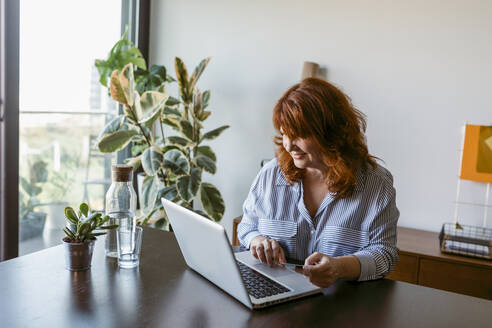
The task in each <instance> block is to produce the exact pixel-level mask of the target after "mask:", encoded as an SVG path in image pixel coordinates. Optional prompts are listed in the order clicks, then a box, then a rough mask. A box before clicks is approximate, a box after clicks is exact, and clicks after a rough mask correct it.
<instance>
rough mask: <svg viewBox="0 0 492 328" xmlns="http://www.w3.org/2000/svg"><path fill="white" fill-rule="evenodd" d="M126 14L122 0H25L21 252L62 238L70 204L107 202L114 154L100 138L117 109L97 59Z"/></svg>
mask: <svg viewBox="0 0 492 328" xmlns="http://www.w3.org/2000/svg"><path fill="white" fill-rule="evenodd" d="M40 13H42V14H41V15H40ZM121 13H122V1H121V0H105V1H98V0H90V1H89V0H86V1H75V2H74V1H65V0H45V1H37V0H22V1H21V2H20V36H19V39H20V40H19V42H20V57H19V61H20V71H19V80H20V84H19V122H20V123H19V124H20V126H19V134H20V136H19V255H23V254H26V253H29V252H32V251H36V250H39V249H41V248H44V247H49V246H51V245H54V244H59V243H60V240H61V238H62V236H63V233H62V231H61V228H62V227H63V226H64V225H65V222H64V216H63V208H64V207H65V206H67V205H74V206H76V205H78V204H79V203H80V202H82V201H87V202H89V204H90V206H91V207H92V208H94V209H97V210H103V209H104V195H105V191H106V189H107V187H108V186H109V184H110V165H111V162H112V161H114V159H113V158H112V157H111V156H108V155H105V154H101V153H99V152H98V151H97V147H95V140H96V138H97V135H98V134H99V132H100V131H101V130H102V128H103V126H104V125H105V123H106V122H107V121H108V120H109V119H110V118H111V117H113V116H114V115H116V113H117V110H118V108H117V105H116V103H115V102H114V101H112V100H111V99H110V97H109V96H108V95H107V90H106V89H105V88H104V87H102V86H101V85H100V83H99V76H98V73H97V70H96V69H95V67H94V60H95V59H96V58H106V56H107V53H108V51H109V49H110V47H111V46H112V45H113V44H114V43H115V42H116V41H117V40H118V39H119V38H120V36H121V17H122V15H121Z"/></svg>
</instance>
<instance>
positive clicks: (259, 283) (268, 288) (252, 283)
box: [237, 261, 290, 298]
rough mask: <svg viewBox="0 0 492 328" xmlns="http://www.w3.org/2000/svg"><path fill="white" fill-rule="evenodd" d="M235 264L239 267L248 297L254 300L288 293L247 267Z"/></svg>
mask: <svg viewBox="0 0 492 328" xmlns="http://www.w3.org/2000/svg"><path fill="white" fill-rule="evenodd" d="M237 264H238V265H239V271H240V272H241V276H242V277H243V281H244V284H245V286H246V289H247V290H248V293H249V294H250V295H252V296H254V297H256V298H263V297H267V296H273V295H277V294H282V293H285V292H289V291H290V289H288V288H285V287H284V286H282V285H281V284H279V283H276V282H275V281H273V280H272V279H270V278H268V277H266V276H264V275H262V274H261V273H259V272H258V271H255V270H253V269H251V268H250V267H249V266H247V265H245V264H243V263H241V262H239V261H237Z"/></svg>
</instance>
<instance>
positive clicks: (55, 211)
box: [43, 202, 69, 238]
mask: <svg viewBox="0 0 492 328" xmlns="http://www.w3.org/2000/svg"><path fill="white" fill-rule="evenodd" d="M68 205H69V204H68V203H66V202H56V203H50V204H49V205H47V206H46V207H45V209H46V214H47V217H46V224H45V226H44V231H43V236H44V237H46V238H50V236H52V235H59V234H60V231H61V230H62V229H63V228H64V227H65V225H66V221H65V207H67V206H68Z"/></svg>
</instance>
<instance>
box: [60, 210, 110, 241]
mask: <svg viewBox="0 0 492 328" xmlns="http://www.w3.org/2000/svg"><path fill="white" fill-rule="evenodd" d="M79 209H80V210H79V212H78V213H76V212H75V210H74V209H73V208H72V207H70V206H67V207H65V219H66V220H67V222H68V223H69V225H70V227H68V226H67V227H65V228H63V232H65V235H66V237H65V238H63V240H64V241H65V242H68V243H82V242H84V241H90V240H95V239H96V236H101V235H105V234H106V232H104V231H97V232H96V230H111V229H115V228H117V227H118V225H117V224H114V225H106V226H105V225H104V224H105V223H107V222H108V221H109V219H110V217H109V216H107V215H106V216H104V217H103V216H102V214H101V213H99V212H93V211H91V210H90V208H89V206H88V205H87V204H86V203H82V204H80V206H79Z"/></svg>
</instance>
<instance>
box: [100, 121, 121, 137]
mask: <svg viewBox="0 0 492 328" xmlns="http://www.w3.org/2000/svg"><path fill="white" fill-rule="evenodd" d="M124 123H125V116H123V115H119V116H116V117H115V118H113V119H112V120H111V121H109V122H108V123H107V124H106V125H105V126H104V128H103V129H102V131H101V132H100V133H99V136H98V139H100V138H102V136H103V135H105V134H107V133H113V132H116V131H118V130H119V129H121V128H122V127H123V125H124Z"/></svg>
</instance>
